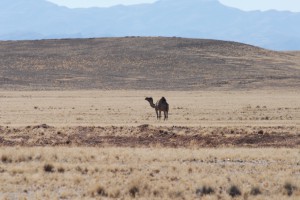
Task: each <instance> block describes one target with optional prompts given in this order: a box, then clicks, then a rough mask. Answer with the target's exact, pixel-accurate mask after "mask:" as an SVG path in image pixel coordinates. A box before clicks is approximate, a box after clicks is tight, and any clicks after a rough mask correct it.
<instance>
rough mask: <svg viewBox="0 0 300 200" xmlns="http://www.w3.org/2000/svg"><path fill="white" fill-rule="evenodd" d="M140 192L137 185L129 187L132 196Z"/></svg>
mask: <svg viewBox="0 0 300 200" xmlns="http://www.w3.org/2000/svg"><path fill="white" fill-rule="evenodd" d="M138 193H139V188H138V187H137V186H133V187H131V188H130V189H129V194H130V196H131V197H134V198H135V197H136V196H137V195H138Z"/></svg>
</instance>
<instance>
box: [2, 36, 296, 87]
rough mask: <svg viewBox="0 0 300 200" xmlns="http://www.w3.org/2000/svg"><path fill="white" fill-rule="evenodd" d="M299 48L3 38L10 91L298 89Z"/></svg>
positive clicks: (5, 77)
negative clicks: (285, 49) (267, 48)
mask: <svg viewBox="0 0 300 200" xmlns="http://www.w3.org/2000/svg"><path fill="white" fill-rule="evenodd" d="M299 63H300V56H299V52H274V51H268V50H264V49H261V48H257V47H253V46H250V45H245V44H240V43H234V42H225V41H215V40H197V39H184V38H162V37H157V38H143V37H141V38H139V37H135V38H98V39H76V40H75V39H74V40H41V41H17V42H15V41H14V42H11V41H7V42H0V69H1V70H0V87H1V88H6V89H10V90H45V89H46V90H49V89H51V90H53V89H54V90H61V89H72V90H74V89H75V90H76V89H101V90H105V89H114V90H116V89H134V90H135V89H138V90H144V89H151V90H153V89H155V90H174V91H177V90H183V91H185V90H211V89H214V90H241V89H249V88H252V89H257V88H259V89H261V88H274V87H279V88H285V87H289V88H295V87H298V88H299V87H300V65H299Z"/></svg>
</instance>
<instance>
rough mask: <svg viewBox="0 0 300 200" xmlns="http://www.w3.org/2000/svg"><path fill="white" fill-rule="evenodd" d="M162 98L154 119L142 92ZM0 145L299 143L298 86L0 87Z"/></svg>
mask: <svg viewBox="0 0 300 200" xmlns="http://www.w3.org/2000/svg"><path fill="white" fill-rule="evenodd" d="M150 95H152V96H153V97H154V98H155V99H158V97H161V96H163V95H164V96H165V97H166V98H167V101H168V102H169V104H170V114H169V120H167V121H164V120H157V119H156V115H155V112H154V109H152V108H151V107H150V105H149V103H148V102H147V101H145V100H144V98H145V97H146V96H150ZM0 97H1V98H0V101H1V104H0V109H1V116H0V123H1V125H2V127H0V130H1V133H0V145H1V146H15V145H21V146H65V145H67V146H98V147H107V146H118V147H156V146H166V147H232V146H237V147H243V146H244V147H299V145H300V135H299V133H300V101H299V98H300V95H299V93H297V91H292V90H290V91H282V90H278V91H243V92H158V91H157V92H153V93H151V92H149V91H64V92H57V91H56V92H55V91H52V92H7V91H2V92H0Z"/></svg>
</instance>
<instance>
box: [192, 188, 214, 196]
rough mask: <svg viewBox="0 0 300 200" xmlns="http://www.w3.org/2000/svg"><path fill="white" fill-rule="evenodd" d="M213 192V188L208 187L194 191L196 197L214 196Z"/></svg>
mask: <svg viewBox="0 0 300 200" xmlns="http://www.w3.org/2000/svg"><path fill="white" fill-rule="evenodd" d="M214 193H215V191H214V189H213V188H211V187H210V186H208V187H206V186H203V187H202V188H198V189H197V190H196V194H197V195H198V196H204V195H211V194H214Z"/></svg>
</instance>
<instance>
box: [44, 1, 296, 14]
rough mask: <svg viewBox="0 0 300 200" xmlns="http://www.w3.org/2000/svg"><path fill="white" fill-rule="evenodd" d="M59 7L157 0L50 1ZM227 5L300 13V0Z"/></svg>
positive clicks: (111, 4) (239, 2)
mask: <svg viewBox="0 0 300 200" xmlns="http://www.w3.org/2000/svg"><path fill="white" fill-rule="evenodd" d="M48 1H51V2H54V3H57V4H59V5H64V6H68V7H71V8H75V7H108V6H113V5H117V4H124V5H130V4H138V3H152V2H155V1H156V0H48ZM219 1H220V2H222V3H223V4H225V5H228V6H232V7H237V8H240V9H243V10H269V9H277V10H290V11H294V12H300V0H219Z"/></svg>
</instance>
